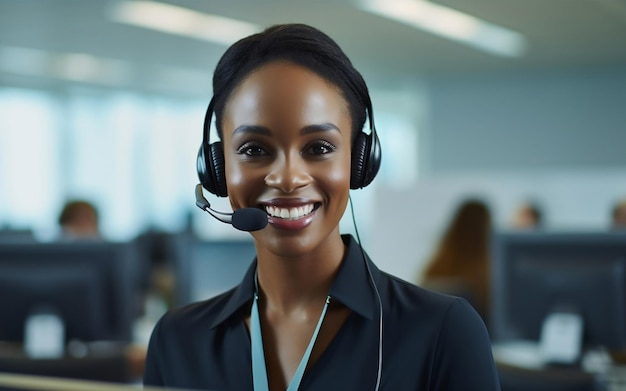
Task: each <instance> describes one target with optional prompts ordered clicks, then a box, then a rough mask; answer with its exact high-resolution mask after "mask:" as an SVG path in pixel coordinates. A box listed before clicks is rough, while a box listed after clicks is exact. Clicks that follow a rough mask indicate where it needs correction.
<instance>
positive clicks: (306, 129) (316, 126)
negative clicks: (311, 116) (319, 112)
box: [300, 122, 341, 135]
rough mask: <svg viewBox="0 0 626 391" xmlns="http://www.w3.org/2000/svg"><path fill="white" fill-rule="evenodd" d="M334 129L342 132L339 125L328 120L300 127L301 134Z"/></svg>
mask: <svg viewBox="0 0 626 391" xmlns="http://www.w3.org/2000/svg"><path fill="white" fill-rule="evenodd" d="M333 130H336V131H337V132H339V133H341V129H339V127H337V126H336V125H335V124H332V123H330V122H326V123H323V124H313V125H308V126H305V127H304V128H302V129H300V134H301V135H305V134H310V133H315V132H329V131H333Z"/></svg>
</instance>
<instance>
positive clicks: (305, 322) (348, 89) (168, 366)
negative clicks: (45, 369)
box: [144, 24, 499, 391]
mask: <svg viewBox="0 0 626 391" xmlns="http://www.w3.org/2000/svg"><path fill="white" fill-rule="evenodd" d="M213 90H214V94H215V95H214V97H213V99H212V100H211V103H210V105H209V109H208V111H207V115H206V121H205V129H204V140H203V143H202V145H201V147H200V150H199V153H198V162H199V164H198V175H199V178H200V181H201V184H202V186H203V187H204V188H205V189H206V190H208V191H209V192H211V193H213V194H215V195H218V196H228V198H229V201H230V204H231V206H232V207H233V210H235V211H237V210H240V209H242V208H256V209H259V210H262V211H264V212H265V214H266V215H267V220H268V225H267V226H266V227H264V228H262V229H259V230H256V231H253V232H251V235H252V236H253V238H254V243H255V248H256V258H255V259H254V260H253V262H252V263H251V265H250V268H249V270H248V272H247V274H246V275H245V277H244V279H243V280H242V281H241V283H240V284H239V285H238V286H236V287H235V288H233V289H232V290H230V291H228V292H225V293H223V294H220V295H218V296H216V297H213V298H209V299H208V300H206V301H202V302H198V303H194V304H191V305H188V306H186V307H184V308H181V309H176V310H173V311H170V312H169V313H167V314H166V315H165V316H164V317H163V318H162V319H161V320H160V321H159V323H158V324H157V326H156V327H155V329H154V331H153V334H152V338H151V341H150V346H149V351H148V357H147V362H146V370H145V377H144V383H145V384H146V385H158V386H167V387H180V388H194V389H198V388H200V389H211V390H252V389H253V390H255V391H260V390H285V389H287V390H288V391H295V390H329V389H341V390H378V389H381V388H383V387H384V388H385V389H389V390H442V389H445V390H453V391H454V390H498V389H499V384H498V378H497V374H496V370H495V365H494V362H493V357H492V354H491V349H490V343H489V336H488V335H487V332H486V329H485V325H484V324H483V322H482V320H481V319H480V317H479V316H478V314H477V313H476V312H475V311H474V310H473V309H472V307H471V306H470V305H469V304H468V303H467V302H466V301H465V300H463V299H459V298H455V297H452V296H445V295H441V294H436V293H433V292H430V291H427V290H424V289H421V288H419V287H417V286H414V285H411V284H409V283H407V282H404V281H401V280H399V279H398V278H395V277H393V276H391V275H389V274H387V273H384V272H382V271H380V270H379V269H378V268H377V267H376V266H375V265H374V263H373V262H372V261H371V260H370V259H369V257H368V256H367V255H366V254H365V251H364V250H363V248H362V247H361V245H360V243H357V241H355V240H354V239H353V238H352V237H351V236H349V235H342V234H341V232H340V229H339V223H340V220H341V217H342V216H343V214H344V212H345V209H346V206H347V203H348V199H349V195H350V190H351V189H359V188H363V187H366V186H367V185H369V184H370V182H371V181H372V180H373V179H374V177H375V176H376V174H377V172H378V169H379V166H380V161H381V151H380V143H379V141H378V136H377V133H376V130H375V127H374V124H373V114H372V107H371V101H370V98H369V93H368V88H367V86H366V84H365V81H364V80H363V78H362V77H361V75H360V74H359V72H358V71H356V69H354V67H353V66H352V64H351V62H350V60H349V59H348V58H347V57H346V55H345V54H344V53H343V52H342V51H341V49H340V48H339V47H338V46H337V45H336V43H335V42H334V41H333V40H332V39H331V38H329V37H328V36H327V35H325V34H324V33H322V32H321V31H319V30H317V29H315V28H312V27H310V26H306V25H301V24H289V25H277V26H273V27H270V28H268V29H267V30H265V31H263V32H262V33H259V34H255V35H252V36H249V37H247V38H244V39H242V40H241V41H239V42H237V43H235V44H234V45H233V46H231V47H230V48H229V49H228V50H227V51H226V53H225V54H224V56H223V57H222V58H221V60H220V61H219V63H218V65H217V67H216V69H215V73H214V77H213ZM213 114H215V118H216V128H217V130H218V134H219V136H220V138H221V141H215V142H213V143H210V142H209V140H208V127H209V126H210V122H211V118H212V116H213ZM366 119H367V120H368V121H369V126H370V129H369V131H367V132H366V131H364V130H363V127H364V125H365V122H366Z"/></svg>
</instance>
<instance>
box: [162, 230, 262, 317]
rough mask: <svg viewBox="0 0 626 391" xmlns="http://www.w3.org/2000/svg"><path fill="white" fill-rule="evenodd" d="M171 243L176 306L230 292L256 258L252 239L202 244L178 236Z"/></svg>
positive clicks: (198, 241)
mask: <svg viewBox="0 0 626 391" xmlns="http://www.w3.org/2000/svg"><path fill="white" fill-rule="evenodd" d="M174 242H175V245H174V248H175V254H176V256H175V257H176V262H175V269H176V270H175V274H176V276H177V287H178V288H177V299H176V305H177V306H180V305H184V304H188V303H191V302H195V301H199V300H206V299H208V298H211V297H213V296H216V295H218V294H219V293H222V292H225V291H227V290H228V289H230V288H233V287H234V286H235V285H237V284H238V283H239V282H241V280H242V278H243V277H244V275H245V273H246V271H247V270H248V268H249V267H250V264H251V263H252V261H253V260H254V258H255V256H256V250H255V247H254V241H253V240H252V239H249V240H241V239H238V240H203V239H199V238H197V237H194V236H192V235H181V236H179V237H177V238H176V239H175V240H174Z"/></svg>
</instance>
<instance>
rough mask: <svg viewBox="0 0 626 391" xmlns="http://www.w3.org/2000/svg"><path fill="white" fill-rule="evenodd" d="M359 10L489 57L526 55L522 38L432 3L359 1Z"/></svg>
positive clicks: (407, 0) (378, 0)
mask: <svg viewBox="0 0 626 391" xmlns="http://www.w3.org/2000/svg"><path fill="white" fill-rule="evenodd" d="M358 7H359V8H361V9H362V10H364V11H367V12H370V13H373V14H376V15H380V16H384V17H387V18H390V19H393V20H396V21H398V22H401V23H405V24H407V25H409V26H412V27H415V28H418V29H420V30H424V31H428V32H430V33H432V34H436V35H439V36H442V37H445V38H448V39H451V40H455V41H458V42H461V43H464V44H466V45H469V46H472V47H474V48H476V49H480V50H482V51H485V52H488V53H490V54H494V55H499V56H504V57H520V56H522V55H523V54H524V52H525V51H526V39H525V38H524V36H523V35H522V34H520V33H518V32H515V31H512V30H509V29H506V28H504V27H501V26H498V25H495V24H493V23H489V22H486V21H484V20H481V19H479V18H476V17H474V16H471V15H468V14H465V13H462V12H460V11H457V10H455V9H452V8H448V7H444V6H442V5H439V4H435V3H431V2H429V1H424V0H360V1H359V3H358Z"/></svg>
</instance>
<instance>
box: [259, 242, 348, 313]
mask: <svg viewBox="0 0 626 391" xmlns="http://www.w3.org/2000/svg"><path fill="white" fill-rule="evenodd" d="M345 252H346V248H345V245H344V243H343V241H342V239H341V236H339V235H337V236H336V237H333V238H329V239H328V241H327V242H325V243H324V244H323V245H322V246H319V247H318V248H317V249H315V250H314V251H310V252H307V253H305V254H300V255H298V256H294V257H281V256H277V255H275V254H272V253H271V252H269V251H264V250H260V251H258V252H257V262H258V264H257V265H258V266H257V267H258V269H257V273H258V284H259V289H260V291H261V292H260V294H261V296H262V297H263V299H264V300H265V301H266V303H267V305H268V306H269V307H271V308H274V309H275V310H278V311H281V312H290V311H291V310H295V309H299V308H302V307H305V306H309V305H316V304H318V303H319V302H320V301H322V300H324V299H325V298H326V295H328V291H329V290H330V287H331V285H332V282H333V281H334V279H335V276H336V274H337V271H338V270H339V266H340V265H341V261H342V259H343V257H344V255H345Z"/></svg>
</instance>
